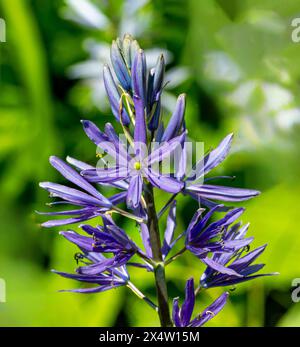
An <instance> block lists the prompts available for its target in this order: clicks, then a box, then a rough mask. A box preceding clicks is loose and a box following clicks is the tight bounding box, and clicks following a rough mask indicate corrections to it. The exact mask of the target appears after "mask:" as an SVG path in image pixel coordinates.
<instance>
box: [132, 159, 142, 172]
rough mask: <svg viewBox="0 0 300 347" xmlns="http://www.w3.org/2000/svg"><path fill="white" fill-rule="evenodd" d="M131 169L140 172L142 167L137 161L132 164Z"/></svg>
mask: <svg viewBox="0 0 300 347" xmlns="http://www.w3.org/2000/svg"><path fill="white" fill-rule="evenodd" d="M133 167H134V168H135V170H141V167H142V165H141V163H140V162H139V161H137V162H135V163H134V165H133Z"/></svg>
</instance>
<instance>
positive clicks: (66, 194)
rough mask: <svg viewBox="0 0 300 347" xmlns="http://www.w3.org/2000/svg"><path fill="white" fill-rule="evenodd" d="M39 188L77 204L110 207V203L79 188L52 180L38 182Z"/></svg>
mask: <svg viewBox="0 0 300 347" xmlns="http://www.w3.org/2000/svg"><path fill="white" fill-rule="evenodd" d="M39 186H40V187H41V188H44V189H46V190H48V191H49V192H50V193H51V195H52V196H54V197H59V198H61V199H64V200H66V201H69V202H71V203H74V204H78V205H92V206H99V207H107V208H109V207H111V203H110V202H109V204H106V203H105V202H103V201H101V200H99V199H96V197H93V196H91V195H89V194H87V193H84V192H81V191H80V190H77V189H74V188H69V187H66V186H64V185H61V184H57V183H52V182H41V183H40V184H39Z"/></svg>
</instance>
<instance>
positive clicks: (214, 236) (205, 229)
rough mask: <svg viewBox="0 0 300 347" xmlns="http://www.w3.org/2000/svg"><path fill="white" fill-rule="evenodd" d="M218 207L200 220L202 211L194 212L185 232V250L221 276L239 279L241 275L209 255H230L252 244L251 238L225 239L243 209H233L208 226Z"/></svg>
mask: <svg viewBox="0 0 300 347" xmlns="http://www.w3.org/2000/svg"><path fill="white" fill-rule="evenodd" d="M218 207H219V206H216V207H214V208H212V209H211V210H210V211H209V212H208V213H207V214H206V215H205V216H204V217H202V218H201V217H200V216H201V215H202V213H203V209H199V210H198V211H197V212H196V214H195V215H194V217H193V219H192V221H191V223H190V224H189V226H188V228H187V231H186V241H185V244H186V248H187V249H188V250H189V251H190V252H192V253H193V254H195V255H196V256H197V257H198V258H199V259H200V260H201V261H202V262H204V263H205V264H206V265H209V267H210V268H211V269H214V270H215V271H218V272H220V273H222V274H227V275H232V276H236V277H240V276H241V275H240V274H239V273H237V272H235V271H234V269H232V268H228V267H224V266H223V265H222V263H220V262H217V261H215V260H214V259H215V258H214V257H213V258H211V257H210V256H209V255H210V254H220V253H222V254H226V253H229V254H230V252H234V251H235V250H237V249H241V248H244V247H246V246H248V245H249V244H250V243H251V242H252V240H253V238H247V239H245V238H237V239H231V238H228V237H226V232H227V229H228V227H229V226H230V225H231V224H232V223H233V222H235V221H236V219H237V218H239V217H240V215H241V214H242V213H243V212H244V209H242V208H236V209H233V210H231V211H229V212H227V213H226V215H225V216H224V217H223V218H221V219H219V220H217V221H216V222H213V223H211V224H208V221H209V219H210V217H211V216H212V215H213V213H214V212H215V210H217V209H218ZM224 235H225V236H224Z"/></svg>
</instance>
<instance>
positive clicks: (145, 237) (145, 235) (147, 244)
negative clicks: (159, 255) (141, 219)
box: [140, 223, 152, 257]
mask: <svg viewBox="0 0 300 347" xmlns="http://www.w3.org/2000/svg"><path fill="white" fill-rule="evenodd" d="M140 227H141V237H142V241H143V245H144V248H145V252H146V255H147V256H148V257H152V248H151V243H150V235H149V229H148V226H147V224H145V223H141V224H140Z"/></svg>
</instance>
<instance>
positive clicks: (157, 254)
mask: <svg viewBox="0 0 300 347" xmlns="http://www.w3.org/2000/svg"><path fill="white" fill-rule="evenodd" d="M145 201H146V204H147V211H148V223H147V224H148V229H149V236H150V244H151V249H152V256H153V260H154V261H155V262H156V265H155V267H154V277H155V284H156V292H157V300H158V315H159V319H160V324H161V326H162V327H170V326H172V321H171V316H170V309H169V303H168V290H167V284H166V278H165V267H164V263H163V258H162V252H161V242H160V235H159V225H158V219H157V214H156V209H155V203H154V196H153V187H152V185H151V184H149V183H148V184H147V185H146V189H145Z"/></svg>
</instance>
